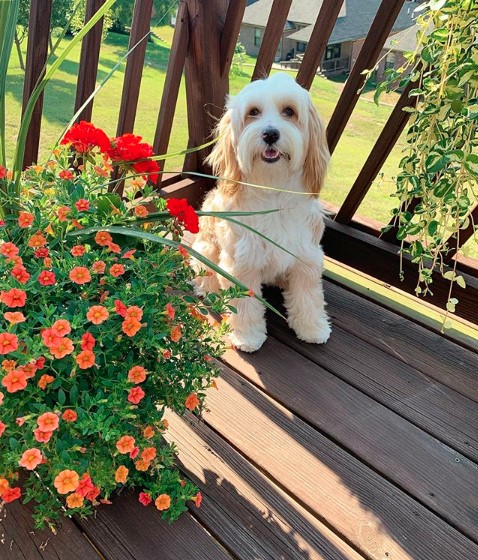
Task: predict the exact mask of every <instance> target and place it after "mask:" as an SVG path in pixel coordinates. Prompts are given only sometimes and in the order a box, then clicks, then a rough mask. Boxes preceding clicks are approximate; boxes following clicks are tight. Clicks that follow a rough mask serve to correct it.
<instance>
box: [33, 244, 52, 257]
mask: <svg viewBox="0 0 478 560" xmlns="http://www.w3.org/2000/svg"><path fill="white" fill-rule="evenodd" d="M48 253H49V251H48V248H47V247H41V248H40V249H37V250H36V251H35V257H38V258H39V259H44V258H45V257H48Z"/></svg>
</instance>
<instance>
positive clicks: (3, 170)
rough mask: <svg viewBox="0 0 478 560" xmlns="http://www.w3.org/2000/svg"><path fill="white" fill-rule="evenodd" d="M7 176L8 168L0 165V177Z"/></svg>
mask: <svg viewBox="0 0 478 560" xmlns="http://www.w3.org/2000/svg"><path fill="white" fill-rule="evenodd" d="M6 176H7V170H6V168H5V167H3V165H0V179H5V177H6Z"/></svg>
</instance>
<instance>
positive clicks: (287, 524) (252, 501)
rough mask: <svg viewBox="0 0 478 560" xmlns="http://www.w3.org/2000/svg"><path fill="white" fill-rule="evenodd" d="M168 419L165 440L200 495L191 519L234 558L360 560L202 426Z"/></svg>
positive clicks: (191, 420)
mask: <svg viewBox="0 0 478 560" xmlns="http://www.w3.org/2000/svg"><path fill="white" fill-rule="evenodd" d="M168 419H169V423H170V429H169V430H168V433H167V439H168V440H169V441H174V442H175V443H176V445H177V446H178V450H179V460H180V462H181V465H182V468H183V470H184V472H185V473H186V474H187V475H188V476H189V477H191V478H192V480H193V481H194V482H195V483H196V484H198V485H199V487H200V489H201V491H202V492H203V493H204V495H205V498H204V500H203V502H202V505H201V508H200V509H197V510H195V515H196V516H197V517H198V518H199V519H200V520H201V522H202V523H203V524H204V525H205V526H207V527H209V528H211V531H213V532H214V534H215V535H216V536H217V538H218V539H219V540H220V541H221V542H224V543H226V544H227V547H228V549H229V550H230V551H231V552H232V553H233V554H234V555H235V556H236V557H237V558H254V559H255V560H279V559H282V558H283V559H285V560H304V559H308V560H319V559H327V560H345V559H347V560H349V559H350V560H360V559H363V556H361V555H359V554H358V553H357V552H356V551H354V550H353V549H352V548H351V547H350V546H348V545H347V544H346V543H344V542H343V541H342V540H341V539H340V537H338V536H337V535H336V534H334V533H333V532H332V531H331V530H330V529H328V528H327V527H326V526H325V525H323V524H322V523H320V522H319V521H318V520H317V519H316V518H315V517H314V516H313V515H311V514H310V513H309V512H308V511H307V510H305V509H304V508H303V507H301V506H300V505H299V504H298V503H297V502H295V501H294V500H293V499H292V498H291V497H290V496H288V495H287V494H286V493H285V492H283V491H282V490H281V489H280V488H278V487H277V486H276V485H275V484H274V483H273V482H272V481H270V480H269V479H268V478H267V477H266V476H265V475H263V474H262V473H260V472H259V471H258V470H257V469H256V468H255V467H254V466H253V465H251V463H249V462H248V461H247V460H246V459H245V458H244V457H242V456H241V455H240V454H239V453H238V452H237V451H235V450H234V449H233V448H232V447H231V446H230V445H228V444H227V443H226V442H225V441H224V439H223V438H222V437H220V436H219V435H218V434H216V433H215V432H213V431H212V430H211V429H210V428H208V426H206V425H205V424H204V423H203V422H201V421H200V420H198V419H197V418H195V417H193V416H192V415H189V417H188V418H187V419H185V418H180V417H179V416H177V415H173V414H171V415H169V416H168Z"/></svg>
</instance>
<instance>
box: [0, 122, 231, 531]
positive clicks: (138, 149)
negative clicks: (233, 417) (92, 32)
mask: <svg viewBox="0 0 478 560" xmlns="http://www.w3.org/2000/svg"><path fill="white" fill-rule="evenodd" d="M140 140H141V138H140V137H138V136H133V135H124V136H123V137H120V138H116V139H114V141H113V142H112V141H111V140H109V139H108V137H107V136H106V134H104V133H103V132H102V131H100V130H99V129H97V128H95V127H94V126H93V125H91V124H89V123H80V124H79V125H75V126H74V127H73V128H72V129H70V131H69V132H68V133H67V135H66V136H65V139H64V141H63V144H64V146H62V147H60V148H59V149H57V150H55V152H54V156H55V157H54V158H52V159H51V160H50V161H49V162H48V163H47V165H46V166H33V167H31V168H29V169H27V170H26V171H25V172H24V174H23V176H22V197H21V200H20V201H16V202H14V203H12V201H11V200H7V199H5V200H0V203H1V204H2V206H3V208H8V209H9V211H8V213H7V214H6V216H5V218H4V221H3V222H2V224H1V225H0V497H1V499H2V500H3V501H4V502H7V503H8V502H11V501H12V500H15V499H18V498H20V497H21V496H25V497H26V498H28V499H34V500H35V502H36V503H37V506H36V513H35V519H36V521H37V524H38V525H39V526H41V525H42V524H44V522H48V523H51V522H52V520H54V519H55V518H56V517H58V515H59V514H60V513H61V511H62V509H63V510H64V509H66V512H67V514H68V515H72V514H73V513H76V512H78V513H80V514H88V513H91V512H92V509H93V507H94V506H95V505H97V504H98V503H111V502H110V499H111V497H112V496H113V495H114V494H115V493H116V492H117V491H119V490H121V489H122V488H123V487H125V486H134V487H136V488H138V489H140V490H141V493H140V497H139V500H140V502H141V503H142V504H143V505H145V506H148V505H149V504H154V507H156V508H158V509H159V510H161V511H162V512H163V515H164V516H165V517H166V518H168V519H170V520H172V519H175V518H177V517H178V515H179V514H180V513H181V512H182V511H184V510H185V509H186V506H185V503H186V502H187V501H188V500H193V501H194V502H195V504H196V505H199V504H200V502H201V496H200V494H198V492H197V489H196V488H195V487H194V485H193V484H192V483H190V482H187V481H184V480H183V479H182V477H181V475H180V473H179V471H177V470H176V469H175V467H174V454H173V452H174V448H173V446H172V445H170V444H167V443H166V442H165V440H164V437H163V434H164V431H165V430H166V429H167V427H168V424H167V421H166V420H165V419H164V412H165V410H166V408H170V409H172V410H173V411H177V412H179V413H182V412H184V411H185V410H186V409H188V410H193V411H194V410H198V409H199V408H200V406H201V403H202V401H203V398H204V390H205V389H206V388H207V387H208V386H210V385H212V384H213V383H214V381H213V378H214V376H215V375H216V373H217V372H216V368H215V366H214V361H213V360H212V358H214V357H218V356H219V355H220V354H221V353H222V351H223V343H222V341H221V340H222V338H221V334H222V333H221V330H220V329H216V328H213V326H212V325H211V321H207V320H205V315H207V314H208V309H210V308H211V307H212V308H213V309H214V310H215V311H217V312H222V311H224V310H225V309H226V308H227V304H228V301H229V300H230V298H232V297H234V295H235V294H233V293H232V292H231V293H230V294H223V295H218V296H214V298H212V299H210V300H209V301H207V300H206V301H204V302H199V301H197V300H195V299H194V298H193V297H192V296H190V295H189V287H190V281H191V280H192V278H193V277H194V272H193V270H192V269H191V267H190V266H189V259H188V253H187V251H186V250H185V249H184V248H183V247H178V248H174V247H168V246H164V245H159V244H156V243H154V242H153V241H151V240H148V239H142V238H138V236H136V237H132V236H129V235H127V232H128V231H129V230H128V229H126V227H124V228H123V230H124V231H125V234H120V233H118V226H120V225H122V226H125V225H127V226H128V227H129V228H130V229H134V230H135V233H136V234H137V233H141V232H143V231H145V230H147V232H148V234H154V233H161V234H163V235H164V233H165V232H168V231H170V232H173V233H176V234H178V227H180V226H181V225H183V226H184V227H185V228H188V229H191V230H193V231H194V230H197V217H196V215H195V214H194V211H193V210H192V208H190V207H189V206H188V205H187V203H186V202H185V201H168V202H167V203H166V201H164V200H162V199H161V198H160V197H159V196H158V195H156V194H155V193H154V191H153V190H152V188H151V187H149V186H148V185H147V184H146V183H145V181H144V180H143V179H141V178H135V179H133V181H132V182H131V183H127V185H126V191H125V192H126V193H127V194H126V197H125V198H123V199H122V198H120V197H119V196H117V195H114V194H112V193H108V192H107V187H108V179H107V177H108V175H109V171H110V170H111V162H118V161H121V162H122V165H123V166H124V167H125V168H126V167H131V166H130V165H129V164H128V163H127V161H126V160H127V159H128V158H136V159H144V161H142V162H138V163H133V164H132V167H133V168H135V166H136V165H139V164H143V163H145V162H148V161H149V163H148V165H151V169H152V164H154V163H155V162H154V161H152V160H147V159H145V158H148V156H150V155H151V154H152V150H151V147H150V146H147V145H146V144H144V143H142V142H140ZM72 150H73V152H74V154H73V155H74V158H73V159H72V152H71V151H72ZM72 162H73V163H72ZM135 169H136V172H137V173H138V174H140V175H141V174H143V173H145V169H146V167H143V166H142V165H140V167H136V168H135ZM0 171H2V170H0ZM2 173H3V171H2ZM6 173H7V172H6ZM148 173H149V171H148ZM148 176H149V177H150V178H151V175H148ZM138 186H139V187H141V189H142V194H143V196H144V197H147V198H148V202H152V204H153V206H154V207H155V208H156V209H157V210H158V212H157V213H158V214H161V216H162V218H161V220H159V219H157V220H155V219H154V213H150V211H149V210H148V209H147V208H146V206H145V205H143V204H141V198H138ZM167 208H169V213H170V216H169V218H164V215H168V212H167V210H166V209H167ZM148 219H150V220H151V221H149V222H148V221H147V220H148ZM112 225H113V226H114V225H116V226H117V228H112V229H110V226H112ZM113 229H114V233H112V232H113ZM158 239H159V240H161V239H162V237H161V236H158ZM184 294H188V295H184ZM20 473H22V475H23V476H22V477H21V478H20V476H19V475H20ZM20 480H21V481H22V482H20ZM46 489H48V491H46Z"/></svg>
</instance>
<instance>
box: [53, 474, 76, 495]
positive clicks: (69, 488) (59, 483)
mask: <svg viewBox="0 0 478 560" xmlns="http://www.w3.org/2000/svg"><path fill="white" fill-rule="evenodd" d="M79 483H80V477H79V476H78V473H77V472H76V471H70V470H68V469H65V470H64V471H61V473H60V474H59V475H58V476H57V477H56V478H55V480H54V481H53V485H54V486H55V488H56V489H57V490H58V494H68V493H69V492H74V491H75V490H76V489H77V488H78V484H79Z"/></svg>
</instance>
